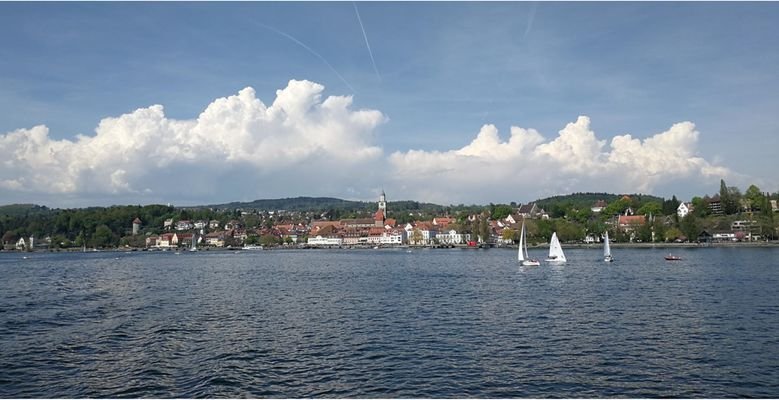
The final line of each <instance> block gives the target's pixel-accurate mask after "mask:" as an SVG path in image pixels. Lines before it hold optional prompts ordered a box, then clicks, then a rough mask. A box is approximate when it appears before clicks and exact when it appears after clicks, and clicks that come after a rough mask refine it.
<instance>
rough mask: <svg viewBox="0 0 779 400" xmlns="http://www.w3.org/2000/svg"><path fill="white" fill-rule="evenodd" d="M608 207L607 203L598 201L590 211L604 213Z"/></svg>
mask: <svg viewBox="0 0 779 400" xmlns="http://www.w3.org/2000/svg"><path fill="white" fill-rule="evenodd" d="M607 205H608V204H607V203H606V201H604V200H598V201H596V202H595V204H593V205H592V207H590V211H592V212H594V213H596V214H597V213H599V212H601V211H603V209H604V208H606V206H607Z"/></svg>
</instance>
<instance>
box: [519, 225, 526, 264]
mask: <svg viewBox="0 0 779 400" xmlns="http://www.w3.org/2000/svg"><path fill="white" fill-rule="evenodd" d="M524 244H525V221H522V231H520V234H519V247H518V248H517V259H518V260H519V261H520V262H522V261H525V254H523V252H524V253H527V249H526V248H524Z"/></svg>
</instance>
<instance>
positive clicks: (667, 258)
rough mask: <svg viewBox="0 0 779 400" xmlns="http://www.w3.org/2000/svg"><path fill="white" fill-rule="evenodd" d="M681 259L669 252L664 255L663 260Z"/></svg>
mask: <svg viewBox="0 0 779 400" xmlns="http://www.w3.org/2000/svg"><path fill="white" fill-rule="evenodd" d="M681 259H682V258H681V257H679V256H675V255H673V254H669V255H667V256H665V260H666V261H679V260H681Z"/></svg>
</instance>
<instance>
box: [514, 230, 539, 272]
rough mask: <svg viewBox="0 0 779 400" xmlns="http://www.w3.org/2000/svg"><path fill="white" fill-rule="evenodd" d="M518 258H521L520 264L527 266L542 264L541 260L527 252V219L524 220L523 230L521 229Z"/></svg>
mask: <svg viewBox="0 0 779 400" xmlns="http://www.w3.org/2000/svg"><path fill="white" fill-rule="evenodd" d="M517 259H518V260H519V265H523V266H526V267H530V266H539V265H541V262H539V261H538V260H536V259H534V258H530V256H529V255H528V254H527V240H526V239H525V221H522V230H521V231H520V234H519V248H518V249H517Z"/></svg>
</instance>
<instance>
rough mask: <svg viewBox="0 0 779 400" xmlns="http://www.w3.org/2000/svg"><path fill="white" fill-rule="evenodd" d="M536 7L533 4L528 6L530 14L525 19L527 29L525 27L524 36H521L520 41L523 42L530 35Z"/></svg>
mask: <svg viewBox="0 0 779 400" xmlns="http://www.w3.org/2000/svg"><path fill="white" fill-rule="evenodd" d="M537 7H538V3H536V2H533V3H532V4H531V6H530V14H529V15H528V17H527V27H525V34H524V35H522V40H525V38H527V35H528V34H529V33H530V29H531V28H533V20H534V19H536V8H537Z"/></svg>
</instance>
